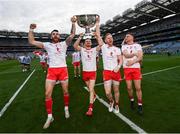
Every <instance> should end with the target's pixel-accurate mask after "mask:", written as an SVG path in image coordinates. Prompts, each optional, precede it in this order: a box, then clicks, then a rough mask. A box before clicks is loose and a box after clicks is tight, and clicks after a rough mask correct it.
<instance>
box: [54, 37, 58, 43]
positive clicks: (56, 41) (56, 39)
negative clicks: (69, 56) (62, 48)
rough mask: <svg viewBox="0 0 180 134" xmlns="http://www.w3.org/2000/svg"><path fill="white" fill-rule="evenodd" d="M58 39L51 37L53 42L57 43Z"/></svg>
mask: <svg viewBox="0 0 180 134" xmlns="http://www.w3.org/2000/svg"><path fill="white" fill-rule="evenodd" d="M59 41H60V39H59V38H57V37H54V38H52V42H53V43H58V42H59Z"/></svg>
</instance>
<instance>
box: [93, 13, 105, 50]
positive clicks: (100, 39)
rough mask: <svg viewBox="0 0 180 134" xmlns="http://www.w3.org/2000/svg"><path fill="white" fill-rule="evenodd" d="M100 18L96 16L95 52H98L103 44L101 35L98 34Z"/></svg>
mask: <svg viewBox="0 0 180 134" xmlns="http://www.w3.org/2000/svg"><path fill="white" fill-rule="evenodd" d="M99 23H100V18H99V16H96V32H95V37H96V40H97V42H98V46H97V47H96V50H97V51H100V49H101V46H102V45H103V44H104V42H103V40H102V37H101V33H100V24H99Z"/></svg>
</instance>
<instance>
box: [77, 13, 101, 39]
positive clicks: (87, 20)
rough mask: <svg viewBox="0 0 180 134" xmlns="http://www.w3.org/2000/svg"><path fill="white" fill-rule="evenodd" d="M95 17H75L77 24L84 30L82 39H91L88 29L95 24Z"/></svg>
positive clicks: (90, 15) (91, 15)
mask: <svg viewBox="0 0 180 134" xmlns="http://www.w3.org/2000/svg"><path fill="white" fill-rule="evenodd" d="M96 16H98V17H99V15H97V14H84V15H76V17H77V24H78V25H79V26H80V27H82V28H85V34H84V39H87V38H90V39H91V38H92V33H91V31H90V28H92V27H94V25H95V24H96Z"/></svg>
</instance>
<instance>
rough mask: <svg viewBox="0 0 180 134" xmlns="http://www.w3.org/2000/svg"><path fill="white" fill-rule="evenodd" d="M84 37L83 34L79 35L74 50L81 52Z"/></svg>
mask: <svg viewBox="0 0 180 134" xmlns="http://www.w3.org/2000/svg"><path fill="white" fill-rule="evenodd" d="M82 36H83V33H81V34H80V35H79V38H78V39H77V40H76V42H75V43H74V49H76V50H78V51H80V50H81V46H80V45H79V44H80V41H81V39H82Z"/></svg>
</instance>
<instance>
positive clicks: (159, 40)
mask: <svg viewBox="0 0 180 134" xmlns="http://www.w3.org/2000/svg"><path fill="white" fill-rule="evenodd" d="M178 7H180V1H179V0H152V1H148V0H143V1H141V2H139V3H138V4H136V5H135V7H134V9H131V8H130V9H127V10H125V11H124V12H123V13H122V15H119V14H118V15H116V16H115V17H113V19H112V20H111V19H110V20H108V21H107V22H106V23H105V24H101V27H100V28H101V33H102V36H104V35H105V33H107V32H109V33H111V34H112V35H113V36H114V42H115V44H116V45H121V43H122V41H123V38H124V37H125V35H126V34H127V33H129V32H130V33H132V34H134V36H135V38H136V41H137V42H139V43H140V44H141V45H149V44H153V46H154V47H151V48H146V49H145V52H147V53H151V52H152V51H153V50H156V52H167V51H168V52H172V53H175V52H178V53H179V51H180V45H179V44H180V8H178ZM27 35H28V33H26V32H14V31H7V30H4V31H0V57H1V58H2V55H5V56H7V53H14V54H16V53H26V52H32V51H34V50H37V48H35V47H33V46H30V45H29V44H28V40H27ZM67 36H68V34H61V40H65V38H66V37H67ZM35 38H36V40H40V41H45V42H46V41H49V40H50V34H49V33H35ZM76 38H77V36H76ZM76 38H75V39H76ZM75 39H74V41H75ZM74 41H73V42H74ZM93 42H94V41H93ZM72 44H73V43H72ZM156 46H157V47H156ZM160 50H161V51H160ZM68 51H70V52H71V51H74V48H73V46H72V45H71V46H70V47H68ZM11 57H12V56H11Z"/></svg>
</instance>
